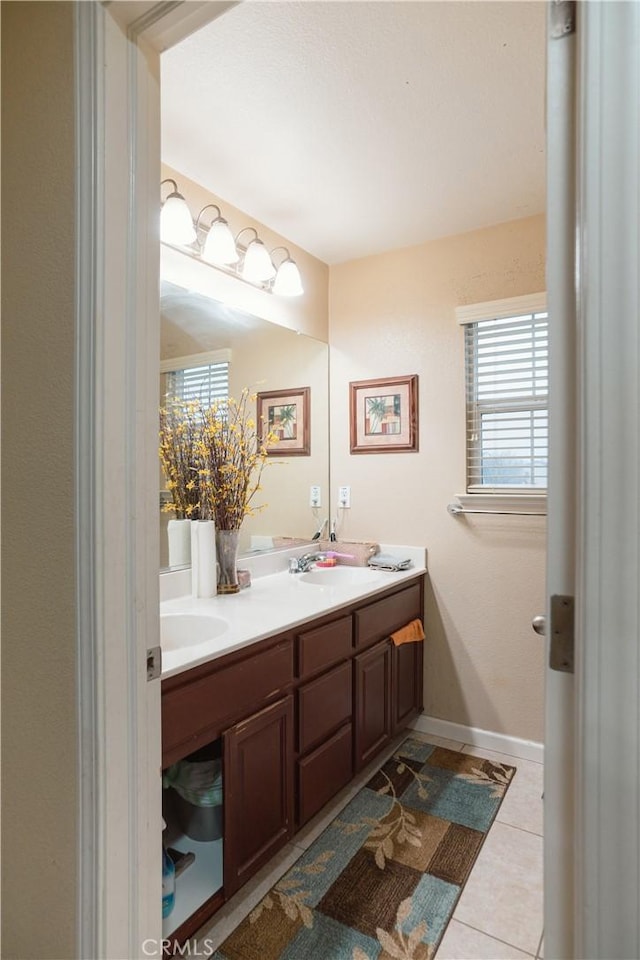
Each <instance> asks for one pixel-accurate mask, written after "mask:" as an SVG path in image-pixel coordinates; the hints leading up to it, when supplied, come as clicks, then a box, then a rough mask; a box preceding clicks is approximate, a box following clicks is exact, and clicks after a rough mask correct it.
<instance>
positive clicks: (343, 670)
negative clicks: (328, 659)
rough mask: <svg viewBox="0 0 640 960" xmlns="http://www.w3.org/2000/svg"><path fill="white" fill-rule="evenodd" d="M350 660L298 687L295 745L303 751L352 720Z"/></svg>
mask: <svg viewBox="0 0 640 960" xmlns="http://www.w3.org/2000/svg"><path fill="white" fill-rule="evenodd" d="M351 704H352V693H351V661H348V662H347V663H341V664H340V666H339V667H335V668H334V669H333V670H330V671H329V672H328V673H323V675H322V676H321V677H318V678H317V679H316V680H311V681H310V682H309V683H306V684H305V685H304V686H303V687H300V689H299V690H298V748H299V752H300V753H306V752H307V750H309V749H310V748H311V747H313V746H315V744H316V743H320V741H321V740H324V738H325V737H327V736H328V735H329V734H330V733H332V732H333V731H334V730H335V729H336V728H337V727H339V726H340V724H342V723H344V722H345V721H346V720H350V719H351Z"/></svg>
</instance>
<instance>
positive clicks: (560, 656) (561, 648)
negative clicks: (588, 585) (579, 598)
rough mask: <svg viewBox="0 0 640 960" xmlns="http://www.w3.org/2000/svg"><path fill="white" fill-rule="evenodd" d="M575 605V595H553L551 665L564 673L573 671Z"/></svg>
mask: <svg viewBox="0 0 640 960" xmlns="http://www.w3.org/2000/svg"><path fill="white" fill-rule="evenodd" d="M574 606H575V601H574V599H573V597H563V596H558V594H555V595H554V596H553V597H551V631H550V638H549V666H550V667H551V669H552V670H560V671H562V672H563V673H573V659H574V615H573V614H574Z"/></svg>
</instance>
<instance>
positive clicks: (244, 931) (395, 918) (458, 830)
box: [213, 738, 515, 960]
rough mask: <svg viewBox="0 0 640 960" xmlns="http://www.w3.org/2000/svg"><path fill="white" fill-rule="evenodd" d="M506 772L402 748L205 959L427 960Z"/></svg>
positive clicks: (442, 753)
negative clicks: (211, 956)
mask: <svg viewBox="0 0 640 960" xmlns="http://www.w3.org/2000/svg"><path fill="white" fill-rule="evenodd" d="M514 773H515V767H511V766H505V765H503V764H499V763H494V762H493V761H490V760H483V759H482V758H479V757H472V756H469V755H468V754H462V753H457V752H454V751H452V750H446V749H444V748H443V747H437V746H433V745H432V744H429V743H425V742H424V741H422V740H416V739H412V738H409V739H407V740H405V741H404V743H403V744H401V746H400V747H399V749H398V750H397V751H396V752H395V753H394V755H393V757H392V758H391V759H390V760H388V761H387V762H386V763H385V764H384V766H382V767H381V768H380V770H379V771H378V772H377V773H376V774H375V775H374V776H373V777H372V778H371V780H369V782H368V783H367V785H366V786H365V787H363V788H362V790H360V791H359V793H358V794H356V796H355V797H354V799H353V800H352V801H351V802H350V803H349V804H348V805H347V806H346V807H345V808H344V810H342V812H341V813H340V814H339V815H338V817H336V819H335V820H334V821H333V822H332V823H331V824H330V825H329V826H328V827H327V828H326V830H324V831H323V833H322V834H321V835H320V836H319V837H318V839H317V840H315V841H314V843H313V844H312V845H311V846H310V847H309V849H308V850H307V851H306V852H305V853H304V854H303V855H302V856H301V857H300V859H299V860H298V861H297V862H296V863H295V864H294V866H293V867H291V869H290V870H289V871H288V872H287V873H285V875H284V876H283V877H282V879H281V880H279V881H278V883H277V884H276V885H275V886H274V887H273V888H272V889H271V890H270V891H269V893H268V894H267V895H266V896H265V897H264V898H263V899H262V900H261V901H260V903H259V904H258V905H257V907H256V908H255V909H254V910H253V911H252V912H251V913H250V914H249V916H248V917H246V919H245V920H243V922H242V923H241V924H240V926H238V927H237V928H236V929H235V930H234V932H233V933H232V934H231V935H230V936H229V937H227V939H226V940H225V941H224V943H223V944H222V945H221V946H220V947H219V948H218V950H217V952H216V953H214V954H213V957H214V960H430V958H432V957H433V956H434V954H435V951H436V948H437V946H438V943H439V942H440V940H441V938H442V935H443V933H444V931H445V928H446V926H447V923H448V922H449V918H450V917H451V914H452V913H453V910H454V907H455V905H456V902H457V900H458V898H459V896H460V894H461V892H462V888H463V887H464V884H465V883H466V880H467V877H468V876H469V873H470V871H471V868H472V866H473V864H474V862H475V859H476V857H477V855H478V853H479V851H480V848H481V846H482V844H483V842H484V838H485V836H486V834H487V831H488V830H489V827H490V826H491V824H492V822H493V820H494V818H495V815H496V813H497V811H498V808H499V806H500V804H501V802H502V799H503V797H504V795H505V792H506V790H507V787H508V786H509V783H510V781H511V779H512V777H513V775H514Z"/></svg>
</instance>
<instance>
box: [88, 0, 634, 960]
mask: <svg viewBox="0 0 640 960" xmlns="http://www.w3.org/2000/svg"><path fill="white" fill-rule="evenodd" d="M230 5H232V4H228V3H214V2H179V0H176V2H173V0H166V2H155V3H154V2H152V3H146V2H145V3H128V2H123V0H121V2H115V3H111V4H110V5H109V6H107V7H104V6H102V5H101V4H98V3H97V2H94V3H89V4H85V3H79V4H76V37H77V41H78V42H77V45H76V46H77V50H78V52H77V56H76V90H77V116H78V120H77V125H76V133H77V137H78V192H77V206H78V231H77V265H78V293H77V303H76V313H77V327H78V347H79V361H78V371H77V394H76V396H77V410H78V415H77V422H76V428H77V450H78V458H77V463H78V466H77V472H76V486H77V491H78V518H79V528H80V533H79V537H78V565H77V570H76V576H77V580H78V586H79V592H80V596H81V601H80V607H79V611H78V624H79V626H78V636H79V650H78V661H79V670H78V689H79V707H78V709H79V718H80V727H81V730H82V734H81V738H80V743H79V751H78V764H79V770H80V781H81V791H80V797H79V811H80V816H79V847H80V851H81V853H80V860H79V864H78V916H79V918H80V919H79V922H78V944H79V951H78V952H79V955H80V956H86V957H114V956H138V955H141V956H154V955H159V954H160V941H159V938H160V930H161V925H160V910H159V904H160V845H159V842H158V833H159V829H160V798H159V791H158V790H157V782H158V776H159V768H160V762H161V760H160V733H159V731H160V689H159V688H160V684H159V683H147V682H146V651H147V649H148V648H149V647H152V646H155V645H156V644H157V638H158V635H159V629H158V576H157V556H158V529H157V504H156V503H155V500H154V498H153V497H150V496H149V490H155V488H156V484H157V467H156V463H155V448H156V429H157V425H156V420H155V410H156V402H157V383H156V378H157V360H158V358H159V348H158V330H157V327H158V324H157V317H158V289H157V287H158V284H157V280H158V256H159V253H158V251H159V243H158V220H159V216H158V185H159V182H160V172H159V171H160V146H159V143H160V140H159V129H160V111H159V53H160V51H161V50H163V49H166V48H167V47H168V46H171V45H172V44H174V43H177V42H179V40H181V39H183V38H184V37H186V36H188V35H189V34H190V33H191V32H193V31H194V30H195V29H198V28H199V27H200V26H202V25H204V24H205V23H206V22H209V21H210V20H213V19H215V18H216V17H217V16H219V15H220V14H221V13H223V12H224V10H225V9H226V8H227V7H228V6H230ZM639 17H640V9H639V7H638V5H637V4H624V3H621V4H605V3H592V4H581V5H580V24H579V32H578V43H579V51H580V52H579V61H580V72H579V77H578V84H577V91H578V92H577V97H578V117H579V125H580V131H581V133H580V139H579V141H578V167H579V172H580V181H579V182H580V198H579V204H578V208H579V217H578V237H579V256H578V264H579V268H580V269H579V278H578V292H577V298H578V299H577V303H578V334H579V336H578V350H577V375H578V383H579V393H578V396H579V422H578V431H579V438H580V440H579V444H580V452H579V459H578V478H577V485H578V490H579V495H578V498H579V509H578V512H579V517H578V525H579V529H580V530H581V531H582V533H581V534H579V536H578V542H577V545H576V546H577V555H578V559H577V581H578V586H577V596H576V600H577V620H578V650H577V669H576V674H575V678H574V685H575V692H576V697H577V705H578V706H577V714H576V718H577V719H576V736H575V743H576V760H577V765H576V773H575V778H574V779H573V778H572V779H573V782H574V789H575V798H576V811H577V819H576V822H575V823H573V822H572V821H571V822H566V818H565V822H564V829H565V831H566V836H570V837H571V839H572V842H573V849H574V850H576V851H580V852H579V854H578V855H577V856H576V862H575V869H574V880H575V889H576V896H575V908H574V914H573V916H574V923H573V926H574V933H575V942H576V947H575V951H576V953H575V955H577V956H598V955H602V954H601V953H598V950H601V945H602V944H603V943H606V945H607V955H608V956H620V957H622V956H637V955H639V951H638V946H639V944H638V941H637V938H638V937H639V936H640V934H639V933H638V930H637V925H636V930H635V933H634V931H632V930H631V928H630V923H629V920H627V926H626V927H624V924H623V922H622V919H621V918H623V916H624V911H625V910H626V911H627V913H626V916H627V918H629V917H636V916H637V899H636V900H635V902H631V900H633V898H634V896H635V897H636V898H637V884H636V886H635V887H634V884H633V883H632V882H631V881H632V879H633V876H634V870H635V871H636V872H635V877H636V878H637V876H638V865H639V864H640V850H639V848H640V844H639V843H638V824H637V821H635V822H634V821H633V818H632V814H633V810H634V805H635V809H636V810H637V809H638V806H639V797H640V788H639V781H640V772H639V770H638V762H639V761H638V750H637V744H638V715H637V704H638V703H640V673H639V672H638V669H637V664H638V644H637V637H638V628H639V616H640V614H639V612H638V608H637V604H636V606H635V609H634V607H633V602H632V601H633V598H634V596H635V589H636V588H637V583H638V582H639V580H640V551H639V550H638V538H637V529H638V521H639V517H638V502H637V491H638V489H640V476H639V466H638V465H639V464H640V455H639V451H638V429H637V419H635V421H634V417H633V416H632V415H631V416H626V417H625V416H624V415H623V414H629V411H633V410H634V409H635V410H637V402H638V392H637V391H638V372H639V371H638V367H639V365H640V359H639V356H638V349H637V344H638V340H637V336H638V310H639V307H640V303H639V296H638V289H637V280H636V278H637V276H638V274H639V273H640V270H639V267H640V263H639V262H638V259H639V258H638V251H639V249H640V242H639V241H640V237H639V230H640V222H639V220H638V218H637V209H638V203H637V177H636V181H635V183H634V180H633V173H634V170H635V172H636V174H637V136H636V137H635V139H634V136H633V135H631V134H630V133H629V131H636V132H637V130H638V129H640V123H639V121H640V116H639V94H638V91H639V89H640V84H638V82H637V78H638V65H637V63H636V62H634V49H633V42H632V41H633V39H634V38H635V39H636V43H637V37H638V33H639V32H640V27H639V25H638V19H639ZM105 56H106V59H103V58H105ZM103 63H104V68H103ZM629 78H632V79H634V80H636V83H635V86H634V85H633V84H631V85H630V84H629ZM630 87H631V91H632V93H631V94H630ZM123 104H124V109H123ZM605 106H606V109H604V108H605ZM107 158H108V160H109V163H107V162H106V160H107ZM625 159H626V160H629V159H630V161H631V163H630V164H628V165H627V166H625V163H624V161H625ZM634 164H635V167H634ZM621 185H622V186H625V187H626V194H625V193H624V192H623V190H622V189H621ZM622 198H624V199H625V201H626V202H622ZM634 198H635V201H636V202H635V211H636V216H635V219H634V203H633V202H631V199H634ZM611 211H615V218H617V219H612V214H611ZM634 284H635V286H634ZM612 329H613V330H614V331H615V334H616V336H615V337H611V330H612ZM123 377H124V379H123ZM633 402H635V403H636V407H635V408H634V407H633V406H629V403H633ZM611 423H615V424H620V425H621V429H620V430H615V431H614V430H611V429H608V425H609V424H611ZM602 450H605V451H606V454H607V459H606V462H605V463H602V462H601V451H602ZM620 464H622V465H624V468H625V469H624V471H622V470H620V469H619V465H620ZM634 497H635V499H634ZM613 534H615V536H614V535H613ZM621 562H622V563H623V566H622V567H621ZM612 637H613V638H615V641H616V643H615V648H614V649H615V652H616V656H615V657H605V653H606V652H607V651H608V650H609V649H610V646H609V644H608V643H607V641H608V640H610V638H612ZM603 667H604V669H603ZM623 694H624V698H623V696H622V695H623ZM547 737H548V738H552V737H553V731H552V730H550V729H548V730H547ZM616 738H617V739H616ZM612 743H614V744H615V746H614V747H613V749H612V748H611V744H612ZM623 760H624V766H622V761H623ZM622 770H624V776H623V775H622ZM618 783H623V784H624V786H625V789H626V790H627V796H628V798H629V800H628V803H627V804H626V808H623V809H619V810H617V811H616V817H612V816H611V815H610V810H609V808H608V807H606V806H605V804H604V803H603V802H602V792H601V791H602V788H603V784H606V785H609V784H618ZM547 806H548V803H547ZM625 809H626V813H625ZM621 857H622V862H623V863H624V865H625V869H626V871H627V875H628V878H629V883H628V884H627V885H626V888H625V889H624V890H622V895H621V886H622V885H621V884H620V883H619V882H616V883H613V882H612V877H613V876H614V871H615V870H618V873H616V878H617V879H619V864H620V858H621ZM616 897H617V898H618V900H617V902H614V900H615V898H616ZM614 921H615V922H614ZM621 928H622V932H621ZM625 935H626V940H624V936H625ZM634 936H635V937H636V940H635V941H634V943H633V946H632V948H631V949H632V951H633V952H631V953H629V952H627V953H624V952H623V951H624V949H628V948H629V944H630V943H631V938H633V937H634ZM154 938H155V939H154ZM154 944H155V946H154ZM612 945H615V949H619V951H620V952H618V953H615V952H612Z"/></svg>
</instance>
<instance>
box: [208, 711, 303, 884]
mask: <svg viewBox="0 0 640 960" xmlns="http://www.w3.org/2000/svg"><path fill="white" fill-rule="evenodd" d="M222 739H223V745H224V754H223V756H224V772H225V778H224V890H225V894H226V896H230V895H231V894H232V893H234V892H235V891H236V890H237V889H238V888H239V887H241V886H242V884H243V883H245V881H246V880H248V879H249V877H251V876H253V874H254V873H255V872H256V870H259V869H260V867H262V866H263V865H264V864H265V863H266V862H267V860H270V859H271V857H272V856H273V854H274V853H276V852H277V851H278V850H279V849H280V847H282V846H283V845H284V844H285V843H286V842H287V840H289V839H290V838H291V835H292V833H293V770H292V757H293V696H292V695H291V694H289V695H288V696H286V697H283V699H282V700H278V701H277V702H276V703H274V704H272V705H271V706H269V707H265V709H264V710H260V711H259V712H258V713H255V714H253V715H252V716H251V717H249V718H248V719H247V720H243V721H241V722H240V723H237V724H235V725H234V726H233V727H231V728H230V729H229V730H227V731H225V733H224V735H223V738H222Z"/></svg>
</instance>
